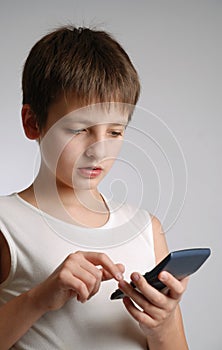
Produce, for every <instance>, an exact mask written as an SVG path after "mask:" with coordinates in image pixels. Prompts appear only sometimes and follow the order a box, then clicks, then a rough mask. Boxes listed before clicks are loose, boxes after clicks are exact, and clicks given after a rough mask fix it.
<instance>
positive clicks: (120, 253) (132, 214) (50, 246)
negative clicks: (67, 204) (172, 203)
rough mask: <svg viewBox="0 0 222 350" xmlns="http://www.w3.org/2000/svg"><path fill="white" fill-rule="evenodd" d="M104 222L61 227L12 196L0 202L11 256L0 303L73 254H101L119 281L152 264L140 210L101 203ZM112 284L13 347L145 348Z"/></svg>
mask: <svg viewBox="0 0 222 350" xmlns="http://www.w3.org/2000/svg"><path fill="white" fill-rule="evenodd" d="M107 206H108V208H109V210H110V217H109V220H108V222H107V223H106V224H105V225H104V226H103V227H100V228H96V229H95V228H93V229H90V228H83V227H79V226H75V225H72V224H69V223H66V222H63V221H60V220H58V219H56V218H54V217H52V216H50V215H48V214H46V213H43V212H42V211H40V210H39V209H37V208H35V207H34V206H32V205H31V204H29V203H28V202H26V201H24V200H23V199H22V198H21V197H19V196H18V195H17V194H12V195H9V196H4V197H0V230H1V232H2V233H3V235H4V236H5V238H6V240H7V242H8V245H9V248H10V254H11V270H10V274H9V276H8V278H7V280H6V281H5V282H3V283H2V284H1V285H0V305H3V304H4V303H6V302H7V301H9V300H10V299H12V298H13V297H15V296H18V295H19V294H21V293H23V292H25V291H27V290H29V289H31V288H32V287H34V286H35V285H36V284H38V283H40V282H42V281H43V280H45V279H46V278H47V277H48V276H49V275H50V274H51V273H52V272H53V271H54V270H55V269H56V267H57V266H58V265H60V264H61V263H62V261H63V260H64V259H65V258H66V257H67V255H68V254H70V253H72V252H75V251H77V250H86V251H100V252H105V253H106V254H107V255H108V256H109V257H110V258H111V259H112V260H113V261H114V262H115V263H117V262H119V263H123V264H124V265H125V268H126V272H125V274H124V276H125V278H126V279H127V280H129V277H130V274H131V273H132V272H133V271H139V272H141V273H145V272H146V271H148V270H150V269H152V268H153V267H154V265H155V254H154V244H153V232H152V224H151V220H150V216H149V214H148V213H147V212H146V211H145V210H141V209H140V210H135V209H134V208H133V207H132V206H130V205H128V204H123V205H121V206H118V203H114V202H112V201H110V202H109V203H107ZM116 288H117V282H116V281H115V280H110V281H105V282H102V284H101V288H100V290H99V292H98V293H97V294H96V295H95V296H93V297H92V298H91V299H90V300H89V301H87V302H86V303H84V304H82V303H80V302H78V301H77V300H76V299H72V300H70V301H68V302H67V303H66V304H65V306H64V307H63V308H61V309H60V310H58V311H52V312H48V313H46V314H45V315H44V316H42V317H41V318H40V319H39V320H38V321H37V322H36V323H35V324H34V325H33V326H32V327H31V328H30V329H29V331H28V332H27V333H26V334H25V335H24V336H23V337H22V338H21V339H20V340H19V341H18V342H17V343H16V344H15V345H14V346H13V347H12V349H22V350H26V349H27V350H31V349H35V350H36V349H41V350H57V349H58V350H72V349H73V350H88V349H90V350H103V349H104V350H113V349H115V350H137V349H138V350H139V349H147V347H146V339H145V337H144V335H143V333H142V331H141V330H140V328H139V326H138V324H137V322H136V321H135V320H134V319H133V318H132V317H131V316H130V315H129V314H128V312H127V311H126V309H125V307H124V305H123V304H122V301H121V300H113V301H111V300H110V295H111V294H112V292H113V291H114V290H115V289H116Z"/></svg>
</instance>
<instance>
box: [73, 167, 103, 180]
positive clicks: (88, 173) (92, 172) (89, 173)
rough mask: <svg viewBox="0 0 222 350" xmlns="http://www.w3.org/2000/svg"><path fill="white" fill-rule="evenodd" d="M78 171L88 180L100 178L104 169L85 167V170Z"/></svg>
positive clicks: (79, 169)
mask: <svg viewBox="0 0 222 350" xmlns="http://www.w3.org/2000/svg"><path fill="white" fill-rule="evenodd" d="M78 171H79V173H80V175H82V176H83V177H86V178H90V179H91V178H95V177H98V176H99V175H100V174H101V173H102V171H103V169H102V168H101V167H84V168H78Z"/></svg>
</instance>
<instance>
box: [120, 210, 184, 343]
mask: <svg viewBox="0 0 222 350" xmlns="http://www.w3.org/2000/svg"><path fill="white" fill-rule="evenodd" d="M152 227H153V236H154V248H155V256H156V263H159V262H160V261H161V260H162V259H163V258H164V257H165V256H166V255H167V254H168V248H167V244H166V240H165V235H164V233H163V231H162V228H161V224H160V222H159V220H158V219H157V218H155V217H152ZM161 275H162V277H163V276H164V274H163V272H162V273H160V275H159V278H160V279H161V281H162V282H163V283H164V284H165V285H166V286H167V287H168V288H169V290H170V292H169V294H167V295H165V294H163V293H161V292H159V291H158V290H156V289H155V288H153V287H152V286H150V285H149V284H148V283H147V282H146V280H145V278H143V277H142V275H141V274H140V273H137V272H134V273H133V274H131V279H132V281H133V282H134V284H135V285H136V287H137V289H138V290H139V291H140V292H138V290H136V289H134V288H133V287H132V286H131V285H130V284H129V283H127V282H125V281H120V282H119V288H120V289H121V290H122V291H123V292H124V294H126V295H127V297H125V298H123V302H124V304H125V307H126V309H127V310H128V312H129V313H130V314H131V316H132V317H133V318H134V319H135V320H136V321H137V322H138V323H139V326H140V328H141V329H142V330H143V332H144V334H145V336H146V337H147V344H148V346H149V349H150V350H160V349H161V350H172V349H173V350H174V349H175V350H177V349H180V350H188V345H187V342H186V338H185V334H184V329H183V323H182V317H181V314H180V309H179V301H180V298H181V297H182V294H183V292H184V291H185V289H186V285H187V282H188V279H187V278H184V279H183V280H182V281H178V280H177V279H176V278H174V277H173V276H172V275H170V274H168V273H166V274H165V276H166V279H164V280H163V279H162V278H161ZM137 305H138V306H139V307H140V309H139V308H138V307H137Z"/></svg>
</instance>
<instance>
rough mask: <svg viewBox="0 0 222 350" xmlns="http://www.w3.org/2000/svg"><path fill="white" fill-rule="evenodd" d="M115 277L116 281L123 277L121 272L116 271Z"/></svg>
mask: <svg viewBox="0 0 222 350" xmlns="http://www.w3.org/2000/svg"><path fill="white" fill-rule="evenodd" d="M116 279H117V280H118V281H120V280H122V279H123V275H122V274H121V273H117V274H116Z"/></svg>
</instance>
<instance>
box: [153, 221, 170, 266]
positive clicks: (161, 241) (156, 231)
mask: <svg viewBox="0 0 222 350" xmlns="http://www.w3.org/2000/svg"><path fill="white" fill-rule="evenodd" d="M149 215H150V218H151V222H152V229H153V241H154V251H155V257H156V264H158V263H159V262H160V261H161V260H162V259H163V258H164V257H165V256H166V255H167V254H168V252H169V250H168V247H167V241H166V235H165V233H164V230H163V227H162V224H161V222H160V220H159V219H158V218H157V217H156V216H154V215H152V214H149Z"/></svg>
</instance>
